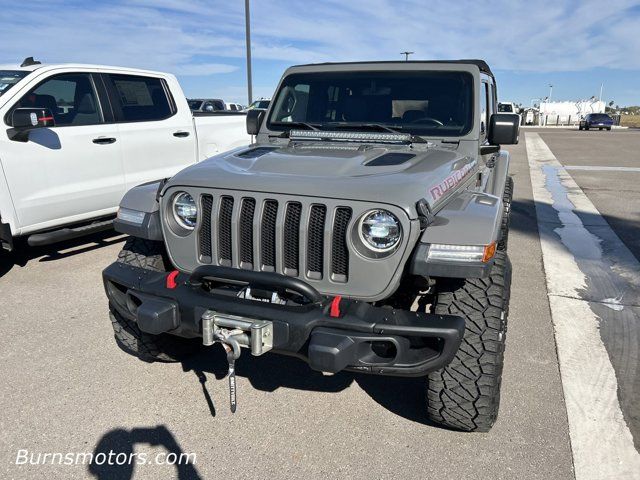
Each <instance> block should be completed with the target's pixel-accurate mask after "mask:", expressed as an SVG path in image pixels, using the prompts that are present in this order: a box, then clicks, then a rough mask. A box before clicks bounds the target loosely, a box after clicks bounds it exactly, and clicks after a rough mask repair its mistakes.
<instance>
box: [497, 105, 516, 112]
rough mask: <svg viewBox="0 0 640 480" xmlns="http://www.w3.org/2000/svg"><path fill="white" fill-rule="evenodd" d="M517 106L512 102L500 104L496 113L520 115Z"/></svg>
mask: <svg viewBox="0 0 640 480" xmlns="http://www.w3.org/2000/svg"><path fill="white" fill-rule="evenodd" d="M519 110H520V109H519V108H518V106H517V105H516V104H515V103H513V102H500V103H499V104H498V112H500V113H520V112H519Z"/></svg>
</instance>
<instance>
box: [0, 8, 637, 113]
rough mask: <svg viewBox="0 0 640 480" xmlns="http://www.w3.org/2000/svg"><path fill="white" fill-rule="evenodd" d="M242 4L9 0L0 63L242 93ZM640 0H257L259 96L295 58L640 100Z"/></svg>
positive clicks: (538, 92)
mask: <svg viewBox="0 0 640 480" xmlns="http://www.w3.org/2000/svg"><path fill="white" fill-rule="evenodd" d="M243 7H244V2H243V1H242V0H222V1H219V0H208V1H204V0H193V1H181V0H109V1H103V0H84V1H81V0H66V1H62V0H46V1H40V0H35V1H33V0H32V1H29V2H15V1H13V0H0V44H1V45H2V46H3V48H2V50H1V52H0V63H15V62H19V61H21V60H22V59H23V58H24V57H26V56H31V55H33V56H35V57H36V58H37V59H41V60H43V61H46V62H49V63H54V62H56V63H57V62H86V63H100V64H112V65H123V66H134V67H143V68H149V69H154V70H162V71H168V72H172V73H174V74H176V75H177V76H178V78H179V79H180V82H181V84H182V86H183V88H184V90H185V93H186V94H187V96H192V97H198V96H200V97H222V98H224V99H226V100H228V101H241V102H245V103H246V72H245V63H244V54H245V50H244V49H245V45H244V13H243V11H244V10H243ZM639 27H640V2H639V1H628V0H613V1H606V2H603V1H601V0H599V1H595V0H582V1H564V2H563V1H560V0H554V1H548V0H540V1H536V0H528V1H522V2H520V1H515V0H511V1H508V0H500V1H481V0H461V1H455V0H306V1H304V0H299V1H298V0H279V1H278V0H252V30H253V31H252V33H253V56H254V63H253V67H254V96H270V95H271V94H272V93H273V90H274V87H275V85H276V83H277V81H278V79H279V77H280V75H281V73H282V71H283V70H284V69H285V68H286V67H287V66H289V65H293V64H298V63H309V62H324V61H349V60H393V59H400V58H401V56H400V54H399V52H401V51H403V50H410V51H414V52H415V55H413V57H412V58H413V59H447V58H483V59H485V60H487V61H488V62H489V64H490V65H491V66H492V68H493V70H494V72H495V73H496V76H497V77H498V81H499V95H500V97H501V99H502V100H505V101H506V100H514V101H517V102H521V103H523V104H526V105H528V104H530V103H531V99H532V98H539V97H543V96H546V95H548V94H549V87H548V85H549V84H553V85H554V87H553V98H554V99H559V100H570V99H579V98H588V97H590V96H592V95H596V96H597V95H598V93H599V89H600V84H601V82H604V95H603V97H604V99H605V100H607V101H609V100H613V101H614V102H615V103H617V104H619V105H632V104H635V105H638V104H640V34H639V32H638V30H639Z"/></svg>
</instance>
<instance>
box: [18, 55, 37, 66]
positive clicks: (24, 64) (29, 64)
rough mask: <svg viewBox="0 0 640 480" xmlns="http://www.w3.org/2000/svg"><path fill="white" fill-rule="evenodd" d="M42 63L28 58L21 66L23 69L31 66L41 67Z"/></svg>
mask: <svg viewBox="0 0 640 480" xmlns="http://www.w3.org/2000/svg"><path fill="white" fill-rule="evenodd" d="M41 63H42V62H39V61H38V60H34V59H33V57H27V58H25V59H24V60H23V62H22V63H21V64H20V66H21V67H30V66H31V65H40V64H41Z"/></svg>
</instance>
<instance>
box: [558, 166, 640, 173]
mask: <svg viewBox="0 0 640 480" xmlns="http://www.w3.org/2000/svg"><path fill="white" fill-rule="evenodd" d="M564 168H565V170H585V171H591V170H593V171H602V172H640V168H636V167H604V166H592V165H565V167H564Z"/></svg>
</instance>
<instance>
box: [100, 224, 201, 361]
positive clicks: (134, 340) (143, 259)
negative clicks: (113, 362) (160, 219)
mask: <svg viewBox="0 0 640 480" xmlns="http://www.w3.org/2000/svg"><path fill="white" fill-rule="evenodd" d="M117 261H118V262H120V263H124V264H126V265H131V266H133V267H138V268H144V269H147V270H153V271H155V272H166V271H167V266H168V265H170V263H169V260H168V257H167V253H166V250H165V247H164V244H163V243H162V242H152V241H150V240H144V239H141V238H134V237H131V238H129V239H127V241H126V243H125V244H124V247H122V250H121V251H120V254H119V255H118V260H117ZM109 310H110V312H109V316H110V317H111V326H112V327H113V333H114V336H115V338H116V343H117V344H118V346H119V347H120V348H121V349H122V350H124V351H125V352H127V353H129V354H131V355H134V356H136V357H138V358H140V359H141V360H144V361H147V362H153V361H160V362H179V361H181V360H184V359H185V358H187V357H188V356H190V355H192V354H193V353H195V352H197V351H198V350H199V349H200V348H201V347H202V344H201V342H200V341H199V340H197V339H186V338H181V337H177V336H174V335H167V334H161V335H152V334H150V333H146V332H143V331H142V330H140V329H139V328H138V325H137V324H136V322H134V321H131V320H127V319H126V318H124V317H122V316H121V315H120V314H119V313H118V312H117V311H115V310H114V309H113V308H110V309H109Z"/></svg>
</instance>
